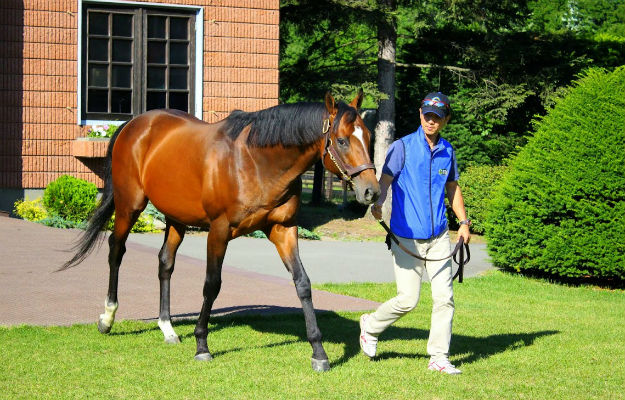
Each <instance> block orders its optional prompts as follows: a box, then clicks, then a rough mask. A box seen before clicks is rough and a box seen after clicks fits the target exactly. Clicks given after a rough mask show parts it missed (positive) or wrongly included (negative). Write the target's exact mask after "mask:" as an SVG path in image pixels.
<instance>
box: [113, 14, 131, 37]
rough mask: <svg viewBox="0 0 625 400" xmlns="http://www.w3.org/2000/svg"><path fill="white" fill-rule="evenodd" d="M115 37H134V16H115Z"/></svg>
mask: <svg viewBox="0 0 625 400" xmlns="http://www.w3.org/2000/svg"><path fill="white" fill-rule="evenodd" d="M113 36H124V37H132V15H128V14H113Z"/></svg>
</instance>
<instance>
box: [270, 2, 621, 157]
mask: <svg viewBox="0 0 625 400" xmlns="http://www.w3.org/2000/svg"><path fill="white" fill-rule="evenodd" d="M377 3H378V2H374V1H369V0H362V1H356V2H349V1H346V0H318V1H317V0H315V1H313V0H282V1H281V24H280V30H281V31H280V38H281V42H280V101H281V102H293V101H301V100H304V101H320V99H322V98H323V94H324V93H325V91H327V90H328V88H332V90H333V91H335V92H337V93H338V94H339V95H340V96H342V97H345V96H353V93H354V92H355V89H356V88H357V87H361V86H362V87H364V88H365V104H364V107H365V108H370V107H376V104H377V103H378V102H379V100H380V97H379V91H377V90H376V84H375V82H376V74H377V68H376V65H377V61H378V60H377V38H376V36H377V35H376V30H377V26H378V24H379V22H380V21H381V20H383V19H384V18H387V17H388V14H387V13H385V12H384V10H382V9H380V8H379V7H378V5H377ZM394 15H395V16H396V19H397V55H396V58H397V63H396V85H397V90H396V116H395V120H396V136H397V137H401V136H403V135H406V134H408V133H410V132H413V131H415V130H416V128H417V127H418V125H419V119H418V113H417V109H418V103H419V101H420V100H421V98H422V96H423V95H424V94H425V93H428V92H430V91H432V90H433V89H436V90H441V91H443V92H445V93H447V94H449V95H450V98H451V100H452V108H453V110H454V113H453V117H452V120H451V122H450V124H449V125H448V127H447V128H446V131H445V135H446V137H449V139H450V141H451V143H452V144H454V146H455V148H456V150H457V152H458V162H459V165H460V167H461V169H462V168H464V167H466V166H468V165H472V164H488V165H499V164H502V163H503V162H504V160H505V159H506V158H508V157H510V156H511V155H513V154H514V153H515V152H516V151H517V148H519V147H520V146H523V145H524V144H525V143H526V141H527V138H528V134H529V132H531V121H532V118H534V116H535V115H544V114H545V113H546V111H547V110H548V109H549V108H550V107H552V105H553V101H554V98H555V97H557V96H558V95H559V94H560V93H561V92H562V91H563V89H564V88H565V87H567V86H568V85H569V84H570V83H571V82H572V81H573V80H574V79H575V77H576V76H577V74H579V73H580V72H581V71H583V70H585V69H587V68H589V67H604V68H614V67H616V66H618V65H620V64H622V60H623V59H625V28H624V27H625V3H623V2H622V1H620V0H576V1H574V2H571V1H564V0H558V1H552V0H535V1H528V2H516V1H511V0H504V1H494V0H478V1H469V0H455V1H452V2H450V1H448V0H432V1H428V2H423V1H414V0H398V1H397V12H396V13H395V14H394ZM302 77H304V79H302Z"/></svg>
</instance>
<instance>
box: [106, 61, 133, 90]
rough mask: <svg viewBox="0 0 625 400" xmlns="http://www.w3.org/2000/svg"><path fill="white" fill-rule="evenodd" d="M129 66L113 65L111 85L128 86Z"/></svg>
mask: <svg viewBox="0 0 625 400" xmlns="http://www.w3.org/2000/svg"><path fill="white" fill-rule="evenodd" d="M130 73H131V67H130V66H129V65H113V71H112V75H111V81H112V82H111V86H113V87H122V88H129V87H131V86H130Z"/></svg>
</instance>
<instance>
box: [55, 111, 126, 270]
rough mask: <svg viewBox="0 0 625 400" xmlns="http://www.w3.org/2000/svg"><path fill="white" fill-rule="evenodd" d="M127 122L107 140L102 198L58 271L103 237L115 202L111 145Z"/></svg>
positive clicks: (76, 261) (84, 254) (75, 261)
mask: <svg viewBox="0 0 625 400" xmlns="http://www.w3.org/2000/svg"><path fill="white" fill-rule="evenodd" d="M127 123H128V121H127V122H124V123H123V124H121V125H120V126H119V128H117V131H115V133H114V134H113V136H112V137H111V140H110V142H109V146H108V149H107V151H106V162H105V163H106V165H105V170H104V178H103V179H104V191H103V193H102V198H101V199H100V203H99V204H98V206H97V207H96V209H95V210H94V211H93V214H92V215H91V217H90V218H89V222H88V223H87V229H86V230H85V231H84V232H83V233H82V234H81V235H80V237H79V238H78V241H77V243H76V245H75V246H74V248H73V249H72V250H74V251H75V252H76V253H75V254H74V256H73V257H72V258H71V260H69V261H68V262H66V263H65V264H63V266H62V267H61V268H59V269H58V271H63V270H66V269H68V268H71V267H75V266H76V265H78V264H80V263H81V262H83V261H84V259H85V258H87V257H88V256H89V254H91V252H92V251H93V249H94V248H95V245H96V244H98V245H100V244H102V239H103V237H102V236H101V235H100V232H101V231H102V229H103V228H104V227H105V226H106V224H107V223H108V222H109V220H110V219H111V216H113V212H114V211H115V202H114V201H113V179H112V170H111V164H112V156H113V145H114V144H115V140H116V139H117V136H118V135H119V133H120V132H121V131H122V129H124V127H125V126H126V124H127Z"/></svg>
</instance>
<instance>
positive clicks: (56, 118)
mask: <svg viewBox="0 0 625 400" xmlns="http://www.w3.org/2000/svg"><path fill="white" fill-rule="evenodd" d="M123 1H124V0H122V1H120V2H123ZM151 3H167V4H183V5H194V6H203V8H204V52H203V63H204V70H203V71H202V72H203V73H202V75H203V85H202V86H203V100H202V106H203V118H204V120H205V121H208V122H215V121H217V120H219V119H222V118H224V117H225V116H226V115H227V114H228V113H229V112H230V111H232V110H233V109H235V108H238V109H243V110H247V111H253V110H258V109H262V108H266V107H270V106H273V105H276V104H277V103H278V46H279V28H278V24H279V0H163V1H161V0H156V1H155V0H152V1H151ZM0 38H2V39H1V40H2V42H3V43H2V46H1V47H2V48H3V49H2V50H0V191H1V190H2V189H3V188H22V189H29V188H43V187H45V186H46V185H47V184H48V183H49V182H50V181H52V180H54V179H56V178H57V177H58V176H60V175H62V174H70V175H73V176H76V177H78V178H82V179H86V180H88V181H91V182H94V183H96V184H97V185H99V186H101V185H102V181H101V179H100V178H99V177H98V176H97V174H96V172H97V171H99V170H100V169H101V167H102V160H101V159H84V158H76V157H74V156H73V155H72V143H73V141H74V139H75V138H78V137H82V136H85V133H86V129H87V127H81V126H78V125H77V123H76V121H77V116H76V113H77V101H78V100H77V95H76V91H77V68H78V65H77V53H78V50H77V44H78V1H77V0H1V1H0ZM94 171H95V172H94Z"/></svg>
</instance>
